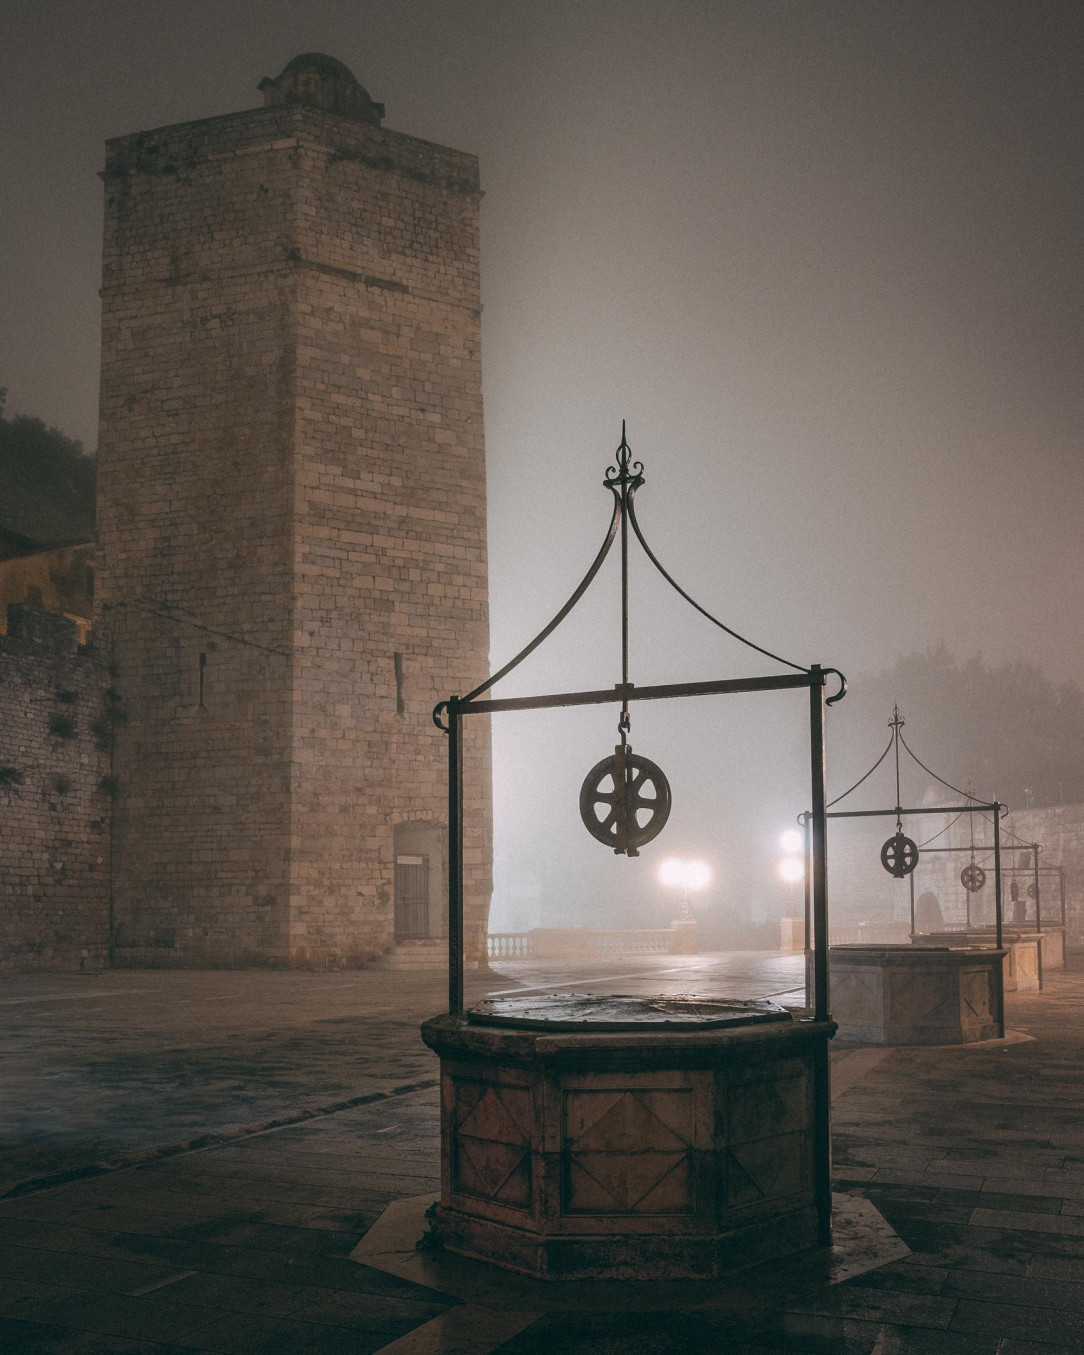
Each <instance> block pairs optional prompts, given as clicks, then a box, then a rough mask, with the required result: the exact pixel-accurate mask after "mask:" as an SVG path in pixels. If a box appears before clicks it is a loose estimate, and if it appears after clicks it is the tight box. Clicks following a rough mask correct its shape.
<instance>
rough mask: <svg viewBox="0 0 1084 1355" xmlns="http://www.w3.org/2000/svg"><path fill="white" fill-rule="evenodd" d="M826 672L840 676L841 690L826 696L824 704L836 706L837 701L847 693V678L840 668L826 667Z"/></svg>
mask: <svg viewBox="0 0 1084 1355" xmlns="http://www.w3.org/2000/svg"><path fill="white" fill-rule="evenodd" d="M824 672H825V674H828V673H835V675H836V677H837V678H839V691H838V692H836V694H835V696H826V697H825V699H824V704H825V705H826V706H834V705H835V704H836V702H837V701H842V700H843V698H844V697H845V696H846V695H847V679H846V678H845V677H844V676H843V674H842V673H841V672H840V671H839V669H838V668H825V669H824Z"/></svg>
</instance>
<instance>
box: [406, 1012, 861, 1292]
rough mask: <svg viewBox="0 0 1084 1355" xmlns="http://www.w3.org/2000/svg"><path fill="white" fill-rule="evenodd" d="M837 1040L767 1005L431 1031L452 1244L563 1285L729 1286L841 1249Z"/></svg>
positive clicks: (446, 1240)
mask: <svg viewBox="0 0 1084 1355" xmlns="http://www.w3.org/2000/svg"><path fill="white" fill-rule="evenodd" d="M834 1029H835V1027H834V1025H833V1024H832V1023H831V1022H819V1023H816V1022H799V1021H795V1020H794V1019H793V1018H792V1017H791V1015H790V1014H789V1013H788V1012H786V1011H784V1010H783V1009H781V1008H779V1007H777V1006H775V1004H773V1003H770V1002H763V1001H761V1002H727V1003H721V1002H711V1001H706V1000H699V999H673V998H621V997H608V998H597V997H591V998H584V997H577V996H576V995H564V996H560V997H557V996H555V995H547V996H546V997H544V998H522V997H520V998H511V999H503V1000H499V999H498V1000H492V1001H490V1002H487V1003H483V1004H481V1006H480V1007H479V1008H476V1009H475V1010H474V1011H473V1012H471V1013H469V1014H468V1015H467V1017H466V1018H456V1017H454V1016H451V1015H445V1016H440V1017H436V1018H434V1019H433V1020H431V1021H428V1022H427V1023H426V1024H425V1025H424V1026H423V1027H422V1036H423V1038H424V1039H425V1041H426V1043H427V1044H429V1045H430V1046H431V1047H432V1048H433V1049H434V1050H435V1051H436V1052H437V1053H438V1054H439V1056H440V1060H441V1115H442V1135H441V1137H442V1180H441V1199H440V1203H439V1205H438V1206H437V1209H436V1211H435V1218H434V1220H433V1234H434V1236H435V1239H436V1240H437V1241H438V1242H439V1243H440V1245H441V1246H443V1247H444V1248H446V1249H447V1250H450V1251H453V1252H458V1253H461V1254H463V1255H466V1256H472V1257H477V1258H479V1259H482V1260H486V1261H490V1262H493V1263H495V1264H497V1265H500V1266H505V1267H508V1268H510V1269H512V1270H518V1271H522V1272H525V1273H527V1274H529V1275H533V1276H536V1277H538V1278H544V1279H588V1278H590V1279H679V1278H680V1279H695V1278H712V1277H716V1276H719V1275H722V1274H725V1273H726V1272H728V1271H729V1270H732V1269H735V1268H737V1267H740V1266H744V1265H751V1264H753V1263H755V1262H758V1261H764V1260H767V1259H770V1258H773V1257H782V1256H788V1255H792V1254H794V1253H796V1252H800V1251H803V1250H807V1249H810V1248H813V1247H815V1246H818V1245H821V1244H823V1243H824V1242H826V1241H827V1237H828V1229H829V1211H830V1195H829V1194H828V1181H827V1142H826V1138H825V1141H824V1142H820V1143H818V1139H817V1129H816V1125H817V1123H818V1117H817V1115H816V1114H815V1106H816V1103H817V1097H818V1095H822V1096H825V1097H826V1096H827V1055H828V1050H827V1045H828V1040H829V1039H830V1038H831V1035H832V1033H833V1032H834ZM820 1122H821V1123H823V1125H824V1127H825V1130H826V1127H827V1117H826V1115H825V1116H823V1117H821V1120H820ZM818 1163H820V1164H821V1169H820V1170H818Z"/></svg>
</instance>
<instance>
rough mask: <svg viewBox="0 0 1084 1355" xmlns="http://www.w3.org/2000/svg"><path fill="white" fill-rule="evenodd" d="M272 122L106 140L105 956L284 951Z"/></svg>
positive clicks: (284, 687) (287, 553)
mask: <svg viewBox="0 0 1084 1355" xmlns="http://www.w3.org/2000/svg"><path fill="white" fill-rule="evenodd" d="M268 111H269V112H270V111H271V110H268ZM288 122H289V119H288V117H283V116H278V117H276V116H274V115H273V116H270V117H268V116H267V115H266V114H241V115H238V116H236V117H234V118H226V119H213V120H211V121H210V122H206V123H196V124H189V125H185V126H181V127H174V128H169V129H166V130H165V131H164V132H162V133H141V134H138V135H136V136H132V137H126V138H122V139H121V140H119V141H114V142H110V143H109V146H108V154H107V160H106V170H105V176H104V178H105V189H106V224H105V243H104V258H103V278H102V280H103V286H102V387H101V406H100V408H101V414H100V419H101V427H100V436H99V454H98V539H99V569H98V576H97V584H98V587H97V603H98V607H99V611H100V617H101V623H102V626H103V628H104V629H105V630H107V631H108V633H109V635H110V639H111V643H112V646H113V654H114V659H115V663H116V665H117V669H118V679H117V681H118V686H119V687H120V689H121V691H122V692H123V694H124V696H125V698H126V700H127V703H128V709H129V714H130V719H129V723H128V726H127V727H126V729H124V730H123V731H121V732H120V735H119V737H118V742H117V750H116V761H117V766H118V769H119V774H120V779H121V782H122V790H121V793H120V795H119V797H118V801H117V807H116V808H117V812H116V816H115V834H114V874H115V901H116V902H115V907H116V963H118V964H160V963H190V964H191V963H195V964H200V963H206V964H234V965H243V964H250V963H251V964H266V963H286V961H287V958H288V956H287V936H288V920H289V912H290V879H289V872H290V867H289V832H290V810H289V796H290V788H289V787H290V749H289V740H290V734H289V729H290V688H289V674H290V645H291V635H292V615H291V567H292V555H291V507H290V496H291V492H292V480H293V472H292V465H291V446H292V439H293V428H294V406H293V369H294V359H295V350H294V344H293V340H292V317H293V314H294V310H295V306H296V281H295V278H294V275H293V272H292V270H291V268H290V267H289V265H288V264H287V262H286V260H287V254H288V251H289V247H290V239H291V234H290V222H291V194H292V191H293V183H294V176H293V172H292V163H293V161H292V149H291V148H292V145H293V143H292V141H291V139H290V138H289V136H288V131H289V128H288ZM201 656H202V657H201Z"/></svg>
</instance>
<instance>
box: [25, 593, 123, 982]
mask: <svg viewBox="0 0 1084 1355" xmlns="http://www.w3.org/2000/svg"><path fill="white" fill-rule="evenodd" d="M7 619H8V631H7V634H6V635H3V636H0V969H39V968H40V969H79V968H92V967H98V966H101V965H103V964H106V963H108V958H109V818H110V796H111V791H112V786H111V784H110V782H109V779H108V777H109V753H108V744H109V733H110V728H111V726H112V724H113V722H114V718H115V714H116V704H115V694H114V693H113V692H112V690H111V688H110V683H109V679H108V676H107V674H106V672H105V669H104V667H103V665H102V663H101V661H100V659H99V657H98V655H97V653H96V652H95V651H94V650H93V648H91V649H89V650H88V649H80V648H79V647H78V643H77V640H78V630H77V627H76V624H75V622H73V621H70V620H68V619H67V618H66V617H63V616H55V615H52V614H51V613H48V612H45V611H43V610H41V609H38V608H30V607H23V606H12V607H11V608H10V609H9V610H8V618H7Z"/></svg>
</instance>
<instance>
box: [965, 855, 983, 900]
mask: <svg viewBox="0 0 1084 1355" xmlns="http://www.w3.org/2000/svg"><path fill="white" fill-rule="evenodd" d="M960 883H961V884H962V885H963V887H964V888H965V889H966V890H967V892H968V893H969V894H977V893H978V892H979V890H980V889H981V888H982V887H983V885H984V884H985V883H986V872H985V871H984V870H983V868H982V867H981V866H977V865H976V864H975V862H974V861H972V862H971V864H970V865H969V866H964V868H963V870H962V871H960Z"/></svg>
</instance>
